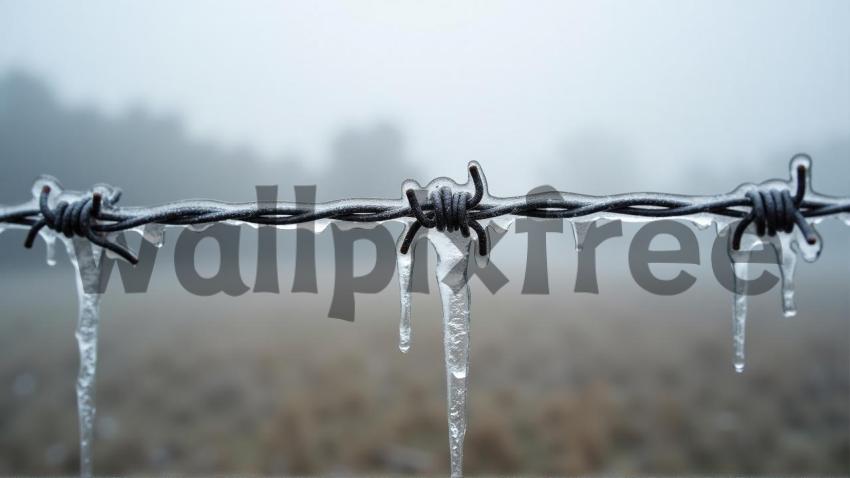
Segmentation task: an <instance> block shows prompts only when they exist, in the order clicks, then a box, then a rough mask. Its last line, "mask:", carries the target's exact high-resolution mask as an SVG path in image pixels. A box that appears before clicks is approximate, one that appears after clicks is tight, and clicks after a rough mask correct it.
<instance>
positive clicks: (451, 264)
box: [398, 162, 509, 477]
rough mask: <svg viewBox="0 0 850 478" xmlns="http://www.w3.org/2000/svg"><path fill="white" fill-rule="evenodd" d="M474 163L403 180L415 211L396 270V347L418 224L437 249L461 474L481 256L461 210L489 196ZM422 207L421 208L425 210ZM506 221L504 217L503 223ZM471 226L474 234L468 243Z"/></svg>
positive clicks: (455, 457) (405, 342)
mask: <svg viewBox="0 0 850 478" xmlns="http://www.w3.org/2000/svg"><path fill="white" fill-rule="evenodd" d="M480 168H481V167H480V166H479V165H478V164H477V163H474V162H472V163H470V165H469V174H470V177H469V181H468V182H467V183H466V184H463V185H461V184H457V183H455V182H454V181H452V180H451V179H448V178H437V179H435V180H433V181H431V182H430V183H429V184H428V185H427V186H426V187H425V188H421V187H420V186H419V185H418V184H417V183H416V182H414V181H408V182H405V184H404V186H403V188H404V192H405V194H406V195H407V198H408V201H409V202H410V206H411V209H412V210H413V212H414V214H415V216H416V222H413V223H410V224H409V225H408V227H407V228H406V229H405V231H404V232H403V233H402V235H401V237H400V238H399V255H398V273H399V287H400V289H401V324H400V326H399V332H400V334H399V336H400V337H399V338H400V342H399V348H400V349H401V351H402V352H405V351H407V350H408V348H409V346H410V277H411V272H412V267H413V250H412V247H413V244H415V242H416V234H417V231H419V230H420V228H422V227H425V228H426V230H427V237H428V239H429V241H430V242H431V244H432V245H433V246H434V249H435V251H436V252H437V267H436V274H437V283H438V285H439V289H440V298H441V300H442V303H443V348H444V353H445V367H446V389H447V390H446V393H447V400H446V402H447V410H448V423H449V452H450V455H451V476H452V477H460V476H463V439H464V436H465V435H466V410H467V406H466V395H467V376H468V371H469V305H470V293H469V285H468V283H467V282H468V269H469V256H470V254H473V255H475V256H476V257H478V256H487V254H488V250H487V249H488V248H487V246H488V239H487V235H486V232H485V230H484V228H483V227H481V226H480V225H479V224H478V223H477V222H476V221H474V220H472V219H470V218H469V217H468V216H467V213H468V211H469V210H471V209H472V208H474V207H475V206H476V205H477V204H478V203H479V202H480V201H481V200H482V198H486V197H489V194H488V193H487V187H486V180H485V179H484V176H483V173H482V172H481V169H480ZM422 189H424V190H425V192H426V193H428V194H427V196H428V198H429V201H428V202H427V203H425V204H422V203H420V202H419V199H418V198H417V197H416V194H415V192H416V191H417V190H419V191H421V190H422ZM426 211H427V212H426ZM508 225H509V222H507V223H505V226H506V227H507V226H508ZM471 230H472V231H474V233H475V235H476V239H477V241H476V242H477V247H475V246H474V245H473V240H472V234H471ZM476 251H477V254H476Z"/></svg>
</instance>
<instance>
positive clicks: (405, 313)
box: [396, 224, 416, 353]
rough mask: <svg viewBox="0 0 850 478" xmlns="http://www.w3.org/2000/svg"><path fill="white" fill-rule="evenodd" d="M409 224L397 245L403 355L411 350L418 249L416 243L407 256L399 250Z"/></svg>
mask: <svg viewBox="0 0 850 478" xmlns="http://www.w3.org/2000/svg"><path fill="white" fill-rule="evenodd" d="M409 227H410V224H408V225H407V226H406V227H405V229H404V230H403V231H402V232H401V235H400V236H399V238H398V243H397V244H396V264H397V265H398V286H399V293H400V295H401V319H400V321H399V325H398V348H399V350H401V351H402V353H407V351H408V350H410V335H411V328H410V308H411V303H410V277H411V274H412V273H413V252H414V251H413V249H414V248H415V247H416V241H414V242H413V243H412V244H411V245H410V249H409V250H408V251H407V254H402V253H401V251H400V250H399V248H400V247H401V243H402V242H403V241H404V236H405V235H406V234H407V228H409Z"/></svg>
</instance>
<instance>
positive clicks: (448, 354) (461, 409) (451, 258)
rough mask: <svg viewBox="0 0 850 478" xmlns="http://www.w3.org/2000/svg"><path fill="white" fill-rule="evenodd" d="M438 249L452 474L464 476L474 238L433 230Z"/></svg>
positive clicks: (438, 278)
mask: <svg viewBox="0 0 850 478" xmlns="http://www.w3.org/2000/svg"><path fill="white" fill-rule="evenodd" d="M429 237H430V239H431V243H432V244H433V245H434V249H435V250H436V251H437V267H436V273H437V283H438V284H439V288H440V298H441V299H442V302H443V347H444V350H445V361H446V387H447V407H448V421H449V452H450V454H451V476H452V478H457V477H461V476H463V439H464V436H465V435H466V395H467V394H466V392H467V376H468V372H469V307H470V291H469V285H468V283H467V282H468V278H467V269H468V266H469V254H470V245H471V244H472V242H471V240H470V239H469V238H468V237H467V238H464V237H463V236H461V234H460V233H457V232H454V233H442V232H436V233H429Z"/></svg>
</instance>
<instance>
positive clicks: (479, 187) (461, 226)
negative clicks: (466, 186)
mask: <svg viewBox="0 0 850 478" xmlns="http://www.w3.org/2000/svg"><path fill="white" fill-rule="evenodd" d="M469 174H470V176H471V177H472V181H473V184H474V185H475V194H474V195H473V194H469V193H468V192H465V191H458V192H453V191H452V189H451V188H450V187H448V186H443V187H441V188H440V189H438V190H435V191H431V194H430V195H429V196H428V199H429V200H428V202H427V203H425V204H421V203H420V202H419V198H417V197H416V191H415V190H413V189H408V190H407V191H405V195H406V196H407V202H408V203H409V204H410V209H411V211H412V212H413V215H414V217H415V218H416V222H414V223H413V224H411V225H410V228H409V229H408V230H407V234H406V235H405V236H404V240H403V241H402V243H401V248H400V251H401V253H402V254H407V252H408V250H410V246H411V244H412V243H413V239H414V238H415V236H416V233H417V232H418V231H419V229H420V228H422V227H425V228H429V229H430V228H437V230H438V231H445V232H455V231H460V233H461V234H462V235H463V237H469V230H470V229H473V230H474V231H475V235H476V236H477V237H478V254H480V255H482V256H486V255H487V250H488V247H487V246H488V245H487V233H486V231H484V228H483V227H482V226H481V224H479V223H478V221H476V220H474V219H472V218H470V213H471V212H472V210H473V209H474V208H475V207H476V206H478V203H479V202H481V198H483V197H484V182H483V181H482V180H481V173H480V171H478V167H477V166H475V165H470V166H469ZM426 210H427V211H426Z"/></svg>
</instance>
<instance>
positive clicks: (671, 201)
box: [0, 153, 850, 264]
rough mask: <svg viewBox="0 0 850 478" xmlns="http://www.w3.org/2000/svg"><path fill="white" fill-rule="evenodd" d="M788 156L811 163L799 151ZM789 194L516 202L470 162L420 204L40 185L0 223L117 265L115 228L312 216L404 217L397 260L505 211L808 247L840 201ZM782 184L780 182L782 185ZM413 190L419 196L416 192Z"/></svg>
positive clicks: (800, 180) (750, 188) (763, 187)
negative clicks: (224, 198)
mask: <svg viewBox="0 0 850 478" xmlns="http://www.w3.org/2000/svg"><path fill="white" fill-rule="evenodd" d="M795 159H805V160H807V161H809V162H810V161H811V158H810V157H809V156H808V155H806V154H803V153H800V154H797V155H795V156H794V157H793V158H792V164H793V162H794V160H795ZM796 173H797V175H796V191H795V194H794V196H791V193H790V192H789V190H788V189H787V188H782V187H779V186H777V185H776V182H775V181H774V182H770V181H768V182H765V183H762V184H760V185H755V184H748V185H744V186H746V187H744V186H741V187H739V188H737V189H735V190H734V191H732V192H730V193H727V194H719V195H713V196H689V195H678V194H664V193H626V194H617V195H611V196H590V195H583V194H575V193H568V192H554V191H552V192H540V193H533V194H528V195H525V196H514V197H495V196H491V195H489V193H487V191H485V185H484V181H483V179H482V175H481V171H480V170H479V166H478V165H477V163H471V164H470V165H469V174H470V178H471V179H472V183H473V186H474V188H475V192H474V194H470V193H469V192H453V190H452V188H450V187H448V186H442V187H440V188H439V189H436V190H433V191H431V192H430V194H429V195H428V196H427V198H426V199H427V200H426V201H420V200H419V198H418V197H417V191H416V190H414V189H413V188H411V189H407V190H406V191H405V196H404V197H403V198H401V199H395V200H393V199H374V198H364V199H341V200H336V201H328V202H321V203H315V204H312V203H307V204H305V203H293V202H274V203H257V202H252V203H226V202H221V201H215V200H184V201H177V202H172V203H168V204H163V205H159V206H152V207H120V206H116V203H117V202H118V200H119V199H120V196H121V191H120V190H118V189H112V190H111V191H112V192H111V194H109V195H104V192H103V191H101V190H100V189H97V188H96V189H95V190H93V191H92V192H90V193H87V194H85V195H81V196H79V197H76V198H74V199H72V200H66V199H63V198H61V197H59V198H54V199H56V200H55V202H56V204H55V205H53V206H51V204H50V199H51V193H52V192H53V191H52V189H51V187H50V186H48V185H45V186H43V187H42V189H41V193H40V195H39V197H38V205H37V207H34V206H33V204H32V201H29V202H27V203H24V204H21V205H18V206H12V207H7V208H5V209H2V210H0V224H2V223H7V224H14V225H20V226H28V227H29V228H30V229H29V233H28V234H27V238H26V241H25V244H24V245H25V247H27V248H30V247H32V245H33V242H34V240H35V238H36V237H37V235H38V233H39V231H40V230H41V229H42V228H44V227H47V228H49V229H51V230H53V231H56V232H57V233H62V234H64V235H65V236H66V237H72V236H74V235H76V236H81V237H85V238H87V239H88V240H90V241H91V242H93V243H95V244H97V245H99V246H101V247H104V248H106V249H109V250H111V251H113V252H114V253H116V254H118V255H119V256H121V257H123V258H124V259H126V260H127V261H129V262H131V263H133V264H135V263H137V262H138V258H137V257H136V255H135V254H134V253H133V252H132V251H130V250H129V249H127V248H126V247H125V246H123V245H121V244H118V243H116V242H113V241H110V240H109V239H108V237H107V235H108V234H109V233H115V232H119V231H125V230H128V229H132V228H136V227H141V226H145V225H148V224H161V225H175V226H189V225H199V224H209V223H215V222H222V221H240V222H243V223H251V224H257V225H294V224H301V223H306V222H311V221H317V220H320V219H330V220H338V221H349V222H379V221H387V220H392V219H399V218H404V217H409V218H413V219H415V222H413V223H412V224H411V225H410V227H409V228H408V231H407V233H406V235H405V238H404V239H403V241H402V244H401V246H400V250H401V252H402V253H407V251H408V250H409V247H410V245H411V243H412V242H413V240H414V238H415V235H416V234H417V232H418V231H419V230H420V229H421V228H423V227H424V228H436V229H437V230H440V231H447V232H452V231H460V232H461V234H463V235H464V236H467V237H468V236H469V235H470V230H472V231H474V232H475V234H476V236H477V243H478V253H479V254H480V255H486V254H487V252H488V244H487V234H486V233H485V230H484V228H483V227H482V226H481V225H480V224H479V222H478V221H481V220H484V219H490V218H495V217H498V216H504V215H508V214H512V215H516V216H525V217H533V218H563V219H575V218H579V217H583V216H589V215H593V214H599V213H615V214H620V215H626V216H640V217H647V218H674V217H684V216H692V215H697V214H714V215H718V216H726V217H730V218H738V219H740V221H739V222H738V224H737V226H736V227H735V230H734V232H733V238H732V241H733V248H734V249H738V248H739V247H740V243H741V237H742V235H743V233H744V231H745V230H746V229H747V227H748V226H749V225H750V224H753V223H754V224H755V226H756V233H757V234H758V235H762V236H763V235H764V234H768V235H775V234H776V233H777V232H790V231H791V230H792V229H793V228H794V227H798V228H799V229H800V231H801V233H802V234H803V237H804V238H805V239H806V240H807V242H809V243H811V244H813V243H815V242H816V241H817V235H816V233H815V231H814V229H813V227H812V226H811V224H809V222H808V221H807V220H806V219H807V218H815V217H822V216H827V215H835V214H840V213H846V212H850V198H843V197H834V196H825V195H821V194H818V193H815V192H813V191H807V184H808V183H809V182H810V178H809V175H810V171H809V169H808V168H807V167H806V166H804V165H800V166H798V167H797V170H796ZM782 184H787V183H782ZM419 191H420V192H423V191H424V190H422V189H420V190H419Z"/></svg>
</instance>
